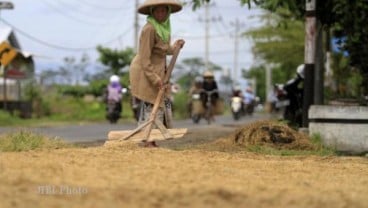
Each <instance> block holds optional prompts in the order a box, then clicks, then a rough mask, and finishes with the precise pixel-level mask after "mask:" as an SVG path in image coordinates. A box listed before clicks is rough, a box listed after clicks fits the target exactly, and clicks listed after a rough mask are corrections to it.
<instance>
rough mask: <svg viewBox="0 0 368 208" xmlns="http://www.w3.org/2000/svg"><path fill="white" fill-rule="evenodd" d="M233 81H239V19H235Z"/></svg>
mask: <svg viewBox="0 0 368 208" xmlns="http://www.w3.org/2000/svg"><path fill="white" fill-rule="evenodd" d="M234 38H235V41H234V69H233V82H237V81H238V54H239V20H238V19H236V20H235V35H234Z"/></svg>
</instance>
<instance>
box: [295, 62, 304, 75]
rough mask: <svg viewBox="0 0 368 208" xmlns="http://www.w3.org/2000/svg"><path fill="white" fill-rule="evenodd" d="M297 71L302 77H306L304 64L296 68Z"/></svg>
mask: <svg viewBox="0 0 368 208" xmlns="http://www.w3.org/2000/svg"><path fill="white" fill-rule="evenodd" d="M296 73H297V74H298V75H299V76H300V78H302V79H304V64H300V65H299V66H298V67H297V68H296Z"/></svg>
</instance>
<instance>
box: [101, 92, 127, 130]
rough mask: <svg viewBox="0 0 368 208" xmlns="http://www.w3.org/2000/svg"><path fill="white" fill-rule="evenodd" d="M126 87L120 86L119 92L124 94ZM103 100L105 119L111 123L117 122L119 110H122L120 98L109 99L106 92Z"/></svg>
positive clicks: (119, 116)
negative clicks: (104, 103)
mask: <svg viewBox="0 0 368 208" xmlns="http://www.w3.org/2000/svg"><path fill="white" fill-rule="evenodd" d="M126 93H127V89H126V88H122V89H121V94H122V95H123V94H126ZM104 97H105V102H106V119H107V120H108V121H109V122H110V123H111V124H115V123H117V122H118V120H119V119H120V118H121V115H120V114H121V112H122V103H121V101H122V100H116V99H109V98H108V96H107V94H106V95H104Z"/></svg>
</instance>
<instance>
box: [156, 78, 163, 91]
mask: <svg viewBox="0 0 368 208" xmlns="http://www.w3.org/2000/svg"><path fill="white" fill-rule="evenodd" d="M157 87H158V89H159V90H161V89H162V88H163V87H164V85H163V83H162V80H160V81H159V82H158V83H157Z"/></svg>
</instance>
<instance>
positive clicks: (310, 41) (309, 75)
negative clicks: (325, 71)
mask: <svg viewBox="0 0 368 208" xmlns="http://www.w3.org/2000/svg"><path fill="white" fill-rule="evenodd" d="M316 32H317V31H316V0H307V1H306V24H305V52H304V63H305V68H304V73H305V79H304V98H303V124H302V127H304V128H308V125H309V121H308V110H309V107H310V106H311V105H312V104H313V98H314V95H313V94H314V70H315V51H316Z"/></svg>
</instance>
